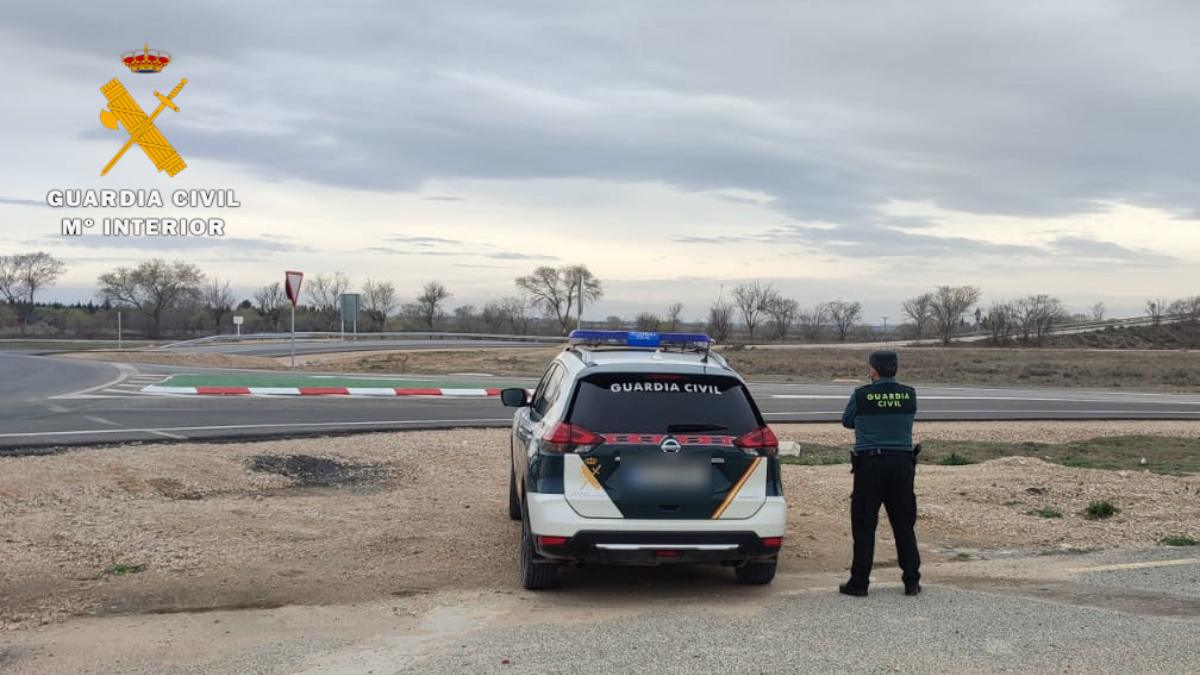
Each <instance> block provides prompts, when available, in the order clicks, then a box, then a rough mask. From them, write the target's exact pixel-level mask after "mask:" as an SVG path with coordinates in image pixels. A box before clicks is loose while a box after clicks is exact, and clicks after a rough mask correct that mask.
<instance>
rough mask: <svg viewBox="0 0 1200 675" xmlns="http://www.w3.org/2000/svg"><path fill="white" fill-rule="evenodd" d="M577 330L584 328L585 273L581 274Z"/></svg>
mask: <svg viewBox="0 0 1200 675" xmlns="http://www.w3.org/2000/svg"><path fill="white" fill-rule="evenodd" d="M575 330H583V274H582V273H581V274H580V275H579V307H578V310H577V312H576V314H575Z"/></svg>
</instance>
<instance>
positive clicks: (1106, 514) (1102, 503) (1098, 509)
mask: <svg viewBox="0 0 1200 675" xmlns="http://www.w3.org/2000/svg"><path fill="white" fill-rule="evenodd" d="M1120 512H1121V509H1118V508H1117V507H1115V506H1113V505H1112V502H1110V501H1108V500H1106V499H1101V500H1099V501H1094V502H1092V503H1090V504H1088V506H1087V508H1086V509H1084V511H1083V516H1084V517H1085V518H1087V519H1088V520H1104V519H1105V518H1112V517H1113V516H1115V515H1117V514H1118V513H1120Z"/></svg>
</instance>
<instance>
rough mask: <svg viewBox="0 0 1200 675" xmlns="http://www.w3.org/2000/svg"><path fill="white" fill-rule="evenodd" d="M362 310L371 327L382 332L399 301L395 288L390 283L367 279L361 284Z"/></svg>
mask: <svg viewBox="0 0 1200 675" xmlns="http://www.w3.org/2000/svg"><path fill="white" fill-rule="evenodd" d="M362 294H363V301H364V302H363V310H364V312H365V313H366V315H367V319H368V320H369V321H370V322H371V325H372V326H375V327H377V328H378V329H379V330H383V329H384V328H386V327H387V319H388V317H389V316H391V315H392V312H394V311H396V306H397V305H398V304H399V301H398V300H397V299H396V287H395V286H393V285H392V282H390V281H375V280H374V279H371V278H368V279H367V280H366V281H365V282H363V286H362Z"/></svg>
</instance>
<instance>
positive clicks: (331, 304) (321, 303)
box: [305, 272, 350, 316]
mask: <svg viewBox="0 0 1200 675" xmlns="http://www.w3.org/2000/svg"><path fill="white" fill-rule="evenodd" d="M305 286H306V289H307V290H306V292H307V294H308V301H309V302H310V303H312V306H313V309H316V310H317V311H319V312H322V313H325V314H332V315H334V316H336V315H337V311H338V299H339V298H341V297H342V294H343V293H345V292H346V291H348V290H350V278H349V277H347V276H346V275H345V274H342V273H341V272H334V273H333V274H318V275H316V276H314V277H313V278H312V279H310V280H309V281H308V283H307V284H306V285H305Z"/></svg>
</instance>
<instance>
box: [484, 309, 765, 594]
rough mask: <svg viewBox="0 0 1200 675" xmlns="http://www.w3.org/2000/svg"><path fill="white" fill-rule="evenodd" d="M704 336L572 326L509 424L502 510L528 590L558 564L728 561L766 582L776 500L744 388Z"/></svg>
mask: <svg viewBox="0 0 1200 675" xmlns="http://www.w3.org/2000/svg"><path fill="white" fill-rule="evenodd" d="M711 346H712V341H711V340H710V339H709V338H708V337H707V336H705V335H699V334H679V333H661V334H660V333H636V332H625V331H575V332H573V333H571V336H570V345H569V346H568V347H567V348H566V349H565V350H564V351H563V352H561V353H560V354H559V355H558V356H557V357H556V358H555V359H554V361H553V362H552V363H551V364H550V367H549V369H548V370H547V371H546V373H545V375H544V376H543V377H542V379H541V381H540V382H539V383H538V385H537V388H536V389H535V390H533V392H532V393H530V392H528V391H527V390H525V389H505V390H504V391H502V392H501V399H502V401H503V403H504V405H506V406H510V407H514V408H516V409H517V410H516V413H515V414H514V416H513V425H512V437H511V450H512V463H511V473H510V476H509V507H508V510H509V516H510V517H511V518H512V519H513V520H520V521H521V543H520V550H519V556H518V560H519V570H520V577H521V583H522V585H523V586H524V587H525V588H528V589H541V588H547V587H549V586H552V585H553V584H554V582H555V579H556V576H557V573H558V569H559V567H560V566H561V565H562V564H564V563H581V562H598V563H613V564H634V565H658V564H663V563H716V564H723V565H728V566H732V567H733V569H734V572H735V573H736V575H737V578H738V580H739V581H741V582H743V583H747V584H767V583H770V582H771V580H772V579H773V578H774V577H775V564H776V560H777V559H778V557H779V550H780V547H781V545H782V543H783V534H784V528H785V525H786V516H787V506H786V504H785V503H784V499H783V490H782V486H781V484H780V477H779V462H778V459H777V458H776V455H777V454H778V451H779V443H778V441H777V440H776V438H775V434H774V433H772V431H771V429H770V428H768V427H767V425H766V423H764V422H763V417H762V414H761V413H760V412H759V410H758V407H757V406H756V405H755V404H754V400H753V398H751V396H750V391H749V390H748V389H747V387H746V384H745V382H744V381H743V380H742V379H741V378H740V377H739V376H738V375H737V373H735V372H734V371H733V370H732V369H731V368H730V367H729V365H728V364H727V363H726V362H725V361H724V359H722V358H721V357H720V356H719V355H717V354H715V353H712V352H711V351H710V347H711Z"/></svg>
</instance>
